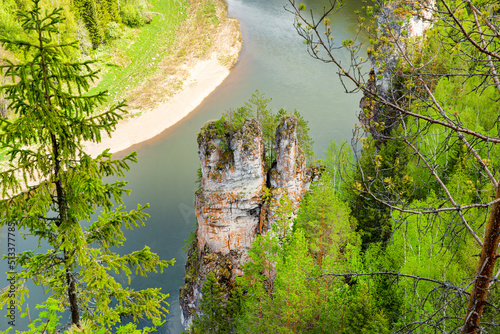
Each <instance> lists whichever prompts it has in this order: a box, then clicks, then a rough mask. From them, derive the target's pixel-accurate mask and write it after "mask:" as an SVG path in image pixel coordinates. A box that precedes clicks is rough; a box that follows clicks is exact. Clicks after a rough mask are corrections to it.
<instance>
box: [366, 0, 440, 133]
mask: <svg viewBox="0 0 500 334" xmlns="http://www.w3.org/2000/svg"><path fill="white" fill-rule="evenodd" d="M434 6H435V0H404V1H402V2H401V1H392V2H389V3H387V4H386V5H385V6H384V7H383V8H381V9H380V12H379V14H378V16H377V26H378V31H377V34H378V36H379V42H378V44H376V45H375V48H376V50H377V52H376V53H375V56H373V55H370V61H371V68H372V69H371V72H370V77H369V80H368V82H367V88H369V89H371V90H372V91H373V93H375V94H376V95H377V96H379V97H380V98H381V99H383V100H385V101H388V102H390V103H394V104H398V101H400V100H401V99H402V97H403V95H404V91H402V90H401V88H400V87H398V82H399V81H400V80H401V77H400V74H398V71H400V70H401V69H400V68H398V63H399V61H400V59H401V57H402V54H403V53H405V52H406V51H407V49H408V46H409V45H410V43H414V42H416V43H418V42H417V41H418V40H419V38H421V37H423V36H424V34H425V32H426V30H427V29H428V28H429V27H430V26H431V19H432V13H433V10H434ZM403 8H408V9H410V10H403ZM408 12H409V13H411V14H412V15H411V16H410V17H409V18H408V17H407V16H406V15H407V13H408ZM360 107H361V109H362V110H363V111H364V112H361V113H360V114H359V118H360V119H359V120H360V122H361V124H363V125H364V126H365V128H366V129H367V130H369V131H370V133H371V134H372V136H373V137H374V138H375V139H377V140H382V141H383V138H384V137H386V136H387V135H389V133H390V131H391V129H392V125H394V124H397V123H398V117H397V116H395V115H394V113H393V111H392V110H391V108H389V107H387V106H386V105H385V103H382V102H380V101H376V99H374V98H373V97H372V96H371V95H370V94H367V93H365V96H364V97H363V98H362V99H361V101H360ZM379 123H381V124H383V125H384V126H383V127H382V128H383V129H384V130H383V131H381V132H380V130H379V129H378V127H377V126H372V124H375V125H376V124H379Z"/></svg>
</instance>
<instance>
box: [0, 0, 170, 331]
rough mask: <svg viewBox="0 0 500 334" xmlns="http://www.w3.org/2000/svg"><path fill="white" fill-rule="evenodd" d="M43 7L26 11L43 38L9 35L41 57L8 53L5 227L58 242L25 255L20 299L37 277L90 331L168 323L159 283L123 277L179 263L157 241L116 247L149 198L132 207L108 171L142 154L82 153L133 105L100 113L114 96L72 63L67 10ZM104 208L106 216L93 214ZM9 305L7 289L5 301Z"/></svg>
mask: <svg viewBox="0 0 500 334" xmlns="http://www.w3.org/2000/svg"><path fill="white" fill-rule="evenodd" d="M41 11H42V10H41V7H40V2H39V1H38V0H34V1H33V7H32V8H31V9H30V10H29V11H28V12H26V13H24V12H19V13H18V15H19V17H21V22H22V27H23V29H24V30H25V31H27V35H30V34H32V33H34V35H35V36H38V39H36V40H34V41H32V40H20V41H12V40H7V39H0V42H2V43H3V44H7V45H14V46H17V47H19V48H22V49H24V50H26V51H27V54H31V55H32V56H31V57H30V58H29V59H28V60H27V61H26V62H22V63H20V64H13V63H12V62H10V61H8V60H6V62H7V65H2V66H0V70H1V73H2V74H3V75H5V76H9V77H11V78H12V82H13V83H12V84H8V85H5V86H2V87H1V90H2V92H4V93H5V96H6V99H7V100H9V101H10V108H11V109H12V111H13V112H14V114H15V116H16V117H15V118H13V119H2V120H1V133H0V143H1V145H2V147H4V148H5V149H6V155H7V157H8V158H9V164H8V166H7V168H5V169H4V170H3V171H2V172H1V173H0V180H1V183H0V184H1V191H2V198H3V200H2V201H0V214H1V217H2V220H1V224H2V225H7V224H8V225H9V226H11V225H15V226H17V228H18V229H25V230H27V231H28V233H29V234H31V235H34V236H35V237H37V238H38V239H39V244H41V243H42V242H43V243H46V244H47V245H48V250H47V251H46V252H41V251H39V250H29V251H25V252H22V253H19V254H17V255H16V258H15V261H16V263H17V264H18V265H19V267H20V268H21V270H20V271H19V273H18V280H17V282H16V286H17V288H18V289H19V290H18V291H17V292H18V293H17V295H16V299H17V303H18V304H22V303H23V301H24V294H26V293H27V292H26V290H25V288H23V289H21V287H24V286H25V283H26V282H28V281H32V282H33V283H34V284H35V285H40V286H42V287H43V288H44V289H45V291H47V292H48V293H49V298H50V299H49V301H48V302H47V304H46V305H47V306H48V307H49V311H50V312H52V311H54V312H55V313H58V312H59V311H61V310H64V311H66V310H70V312H71V318H72V320H71V322H72V324H73V325H75V326H77V327H81V326H83V324H84V322H85V321H86V322H87V325H88V327H89V328H92V329H96V330H97V329H99V330H101V329H109V328H112V327H113V326H115V325H116V324H117V323H119V322H120V321H121V320H122V317H130V318H131V319H132V320H133V321H137V320H139V319H142V318H148V319H151V320H152V321H153V323H154V324H156V325H158V324H159V323H160V322H161V319H162V317H163V315H164V312H166V308H165V306H166V305H168V304H166V302H165V298H166V297H167V295H165V294H162V293H161V292H160V291H159V289H155V288H148V289H145V290H141V291H134V290H132V289H130V288H129V287H123V286H122V285H121V284H120V283H119V282H118V281H117V280H116V279H115V278H114V276H113V275H115V274H123V275H124V277H126V278H127V279H128V282H129V284H130V280H131V277H132V275H142V276H144V275H146V274H147V273H148V272H151V271H153V272H157V271H160V272H162V271H163V269H164V268H166V267H168V266H169V265H173V264H174V260H171V261H164V260H160V259H159V258H158V256H157V255H156V254H155V253H153V252H151V250H150V249H149V247H147V246H145V247H144V248H143V249H142V250H138V251H135V252H133V253H131V254H125V255H118V254H116V253H114V252H113V251H112V249H113V248H115V247H119V246H121V245H122V244H123V242H124V241H125V237H124V235H123V232H122V227H125V228H127V229H130V228H132V227H134V226H140V225H143V224H144V221H145V219H146V218H147V216H148V215H147V213H146V212H145V209H146V208H147V207H148V205H144V206H142V205H138V206H137V209H136V210H131V211H128V212H127V211H125V208H124V207H123V205H122V199H121V197H122V196H123V195H124V194H128V193H129V191H128V190H126V189H125V188H124V187H125V186H126V184H127V182H125V181H121V180H118V181H115V182H114V183H105V182H104V181H103V178H105V177H107V176H118V177H123V176H124V174H125V172H126V171H127V170H128V169H129V165H128V164H129V163H130V162H136V157H135V153H132V154H130V155H128V156H126V157H125V158H123V159H113V158H112V156H111V154H110V153H109V152H108V151H104V152H103V153H102V154H100V155H98V156H97V157H95V158H93V157H91V156H89V155H88V154H86V153H85V152H84V151H82V145H83V142H84V141H91V142H99V141H100V140H101V131H105V132H107V133H108V134H109V133H111V132H112V131H113V129H114V127H115V125H116V123H117V121H118V120H120V119H121V118H122V117H123V114H124V113H125V111H124V110H123V107H124V104H123V103H120V104H118V105H116V106H113V107H112V108H111V109H109V110H105V111H100V112H96V111H97V110H98V109H99V107H100V106H101V104H102V103H103V102H104V100H105V98H106V95H107V93H106V92H99V93H96V94H88V93H86V92H87V90H88V89H89V86H90V83H91V81H92V80H93V79H95V78H96V72H93V71H92V70H91V67H90V65H91V63H90V62H84V63H75V62H70V61H68V60H67V57H66V54H67V53H68V52H66V50H67V49H71V48H75V47H76V46H77V42H73V43H70V44H62V45H61V44H58V43H57V42H56V41H55V40H54V33H56V32H57V31H58V30H57V27H58V25H59V24H60V23H62V22H63V18H62V10H61V9H55V10H54V11H52V12H51V13H48V14H47V15H46V16H42V14H41ZM19 176H20V177H19ZM30 181H36V182H35V183H36V185H31V182H30ZM115 203H116V205H115ZM97 210H100V216H99V217H98V218H97V219H93V218H92V217H94V213H95V212H96V211H97ZM80 222H81V223H85V225H88V227H87V228H83V227H82V225H81V223H80ZM7 302H9V298H8V293H6V292H4V293H2V296H1V304H2V305H5V303H7ZM54 305H57V307H62V309H56V308H55V306H54ZM45 315H47V316H51V317H52V315H51V313H43V314H42V317H43V316H45ZM51 321H52V320H51ZM54 321H56V319H55V318H54ZM55 326H58V325H57V324H55Z"/></svg>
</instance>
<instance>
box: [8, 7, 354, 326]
mask: <svg viewBox="0 0 500 334" xmlns="http://www.w3.org/2000/svg"><path fill="white" fill-rule="evenodd" d="M227 2H228V5H229V16H230V17H234V18H237V19H238V20H239V21H240V23H241V29H242V34H243V49H242V51H241V54H240V60H239V62H238V64H237V65H236V66H235V68H234V69H233V71H232V72H231V74H230V75H229V77H228V78H227V79H226V80H225V81H224V82H223V83H222V84H221V85H220V86H219V87H218V88H217V89H216V90H215V91H214V92H213V93H212V94H211V95H210V96H209V97H207V98H206V99H205V100H204V101H203V103H202V104H201V105H200V106H199V107H198V108H197V109H196V110H194V111H193V112H192V113H191V114H190V115H188V116H187V117H186V118H184V119H183V120H182V121H181V122H179V123H178V124H176V125H174V126H173V127H171V128H169V129H167V130H166V131H165V132H163V133H162V134H160V135H159V136H157V137H155V138H153V139H152V140H149V141H147V142H144V143H141V144H139V145H136V146H134V147H132V148H131V149H130V150H128V152H130V151H132V150H136V151H137V152H138V158H139V163H138V164H135V165H134V166H132V168H131V171H130V172H129V173H128V174H127V175H126V179H127V180H129V181H130V183H129V189H131V190H132V194H131V196H129V197H128V198H125V204H126V205H127V207H129V208H130V209H133V208H135V207H136V205H137V203H141V204H145V203H149V204H150V205H151V207H150V208H149V209H148V211H147V212H148V213H149V214H150V215H151V218H149V219H148V221H147V222H146V226H145V227H141V228H137V229H135V230H134V231H126V232H125V235H126V237H127V241H126V243H125V246H124V247H122V248H120V249H119V252H120V253H121V252H123V253H126V252H131V251H134V250H137V249H142V248H143V247H144V245H149V246H150V247H151V249H152V251H154V252H156V253H158V255H159V256H160V257H161V258H162V259H172V258H175V259H176V264H175V266H173V267H170V268H168V269H166V270H165V271H164V273H163V274H151V275H149V276H148V277H147V278H143V277H134V279H133V281H132V285H133V287H134V288H135V289H141V288H147V287H161V288H162V291H163V292H164V293H169V294H170V297H169V298H168V302H169V304H170V307H169V312H170V313H169V315H168V318H167V320H168V322H167V324H165V325H164V326H163V327H162V329H161V330H160V331H159V333H175V334H176V333H180V332H181V331H182V330H183V328H182V325H181V323H180V310H179V302H178V297H179V288H180V286H181V285H182V284H183V281H184V280H183V278H184V264H185V262H186V255H185V253H184V252H183V250H182V247H183V245H184V240H185V239H186V238H187V237H188V236H189V234H190V232H192V231H194V230H195V223H196V219H195V215H194V205H193V200H194V192H195V190H196V185H195V179H196V170H197V168H198V166H199V160H198V156H197V152H198V147H197V143H196V135H197V133H198V132H199V129H200V128H201V127H202V126H203V124H205V123H206V122H207V121H209V120H213V119H217V118H219V117H220V116H221V114H222V113H223V112H224V111H226V110H228V109H230V108H236V107H238V106H241V105H243V104H244V102H245V101H247V100H248V99H249V98H250V96H251V94H252V93H253V92H254V91H255V90H256V89H258V90H259V91H260V92H261V93H264V94H265V95H266V97H268V98H272V102H271V103H270V106H271V107H272V108H273V110H275V111H277V110H279V109H280V108H282V107H283V108H285V109H287V110H289V111H293V110H294V109H297V110H298V111H300V112H301V113H302V115H303V116H304V118H305V119H306V120H308V121H309V126H310V129H311V131H310V135H311V137H312V138H313V140H314V141H315V145H314V149H315V152H316V155H317V156H321V154H322V152H323V151H324V150H325V149H326V147H327V146H328V142H329V140H330V139H334V140H337V141H340V140H341V139H344V140H349V139H350V137H351V134H352V128H353V125H354V123H355V122H356V121H357V119H356V111H357V110H358V105H359V99H360V96H359V95H352V94H346V93H344V88H343V87H342V86H341V84H340V82H339V80H338V75H337V73H336V69H335V67H334V66H333V65H331V64H324V63H322V62H319V61H317V60H313V59H312V58H310V57H309V55H308V54H307V52H306V46H305V44H304V42H303V41H302V39H301V38H300V37H299V36H298V35H297V33H296V31H295V29H294V27H293V20H294V18H293V15H292V14H290V13H288V12H286V11H285V10H284V9H283V6H285V5H287V4H288V2H287V1H285V0H254V1H251V0H227ZM302 2H303V3H304V4H305V5H306V6H307V9H313V11H314V12H315V13H319V12H322V10H323V7H325V6H327V5H328V1H324V0H316V1H313V0H302ZM288 6H289V5H288ZM360 7H361V0H349V1H346V4H345V8H344V9H343V11H342V12H341V13H340V14H339V15H337V16H336V17H335V18H334V19H332V30H333V31H334V33H335V36H336V39H337V40H338V41H341V40H343V39H345V38H347V37H352V35H353V34H355V33H356V24H357V21H356V16H355V14H354V10H356V9H360ZM345 61H346V62H347V61H348V59H345ZM119 155H123V154H122V153H121V154H119ZM6 239H7V238H6V232H4V233H3V234H2V239H1V245H0V246H1V247H2V251H3V252H4V253H5V251H6V241H7V240H6ZM18 243H19V244H20V245H19V246H18V251H22V250H24V249H27V248H29V247H30V246H32V245H34V244H33V243H31V242H29V240H26V241H23V240H20V241H18ZM0 262H1V263H0V269H1V270H2V272H5V270H4V269H5V268H6V260H4V261H0ZM4 277H5V274H2V276H0V279H1V281H2V284H0V286H6V285H7V283H6V282H5V279H4ZM40 295H41V292H40V291H38V292H36V291H35V292H34V293H32V297H34V299H37V296H38V298H40ZM35 303H36V300H31V301H30V305H31V307H32V308H33V306H34V304H35ZM2 313H3V312H2ZM18 318H19V317H18ZM21 320H22V321H21ZM65 320H66V319H63V321H65ZM25 326H26V321H25V320H23V319H18V321H17V324H16V327H15V329H19V330H21V329H26V328H25ZM7 327H8V324H7V320H5V319H3V318H2V319H0V329H6V328H7Z"/></svg>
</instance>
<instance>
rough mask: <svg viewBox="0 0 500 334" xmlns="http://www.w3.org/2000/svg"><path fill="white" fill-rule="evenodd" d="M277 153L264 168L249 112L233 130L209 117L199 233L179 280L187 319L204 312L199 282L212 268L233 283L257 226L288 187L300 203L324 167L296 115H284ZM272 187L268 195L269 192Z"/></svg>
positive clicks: (267, 221) (202, 152) (264, 224)
mask: <svg viewBox="0 0 500 334" xmlns="http://www.w3.org/2000/svg"><path fill="white" fill-rule="evenodd" d="M275 140H276V141H275V145H276V152H277V158H276V161H275V163H274V164H273V167H272V168H271V170H269V171H266V168H265V160H264V156H265V154H264V153H265V152H264V145H263V139H262V130H261V127H260V124H259V122H258V121H257V120H254V119H253V120H246V121H245V122H244V124H243V126H242V127H241V129H237V130H234V129H232V128H231V126H230V125H228V124H227V123H225V122H224V121H215V122H209V123H207V124H206V125H205V126H204V127H203V128H202V129H201V132H200V133H199V135H198V145H199V158H200V162H201V180H200V189H198V191H197V192H196V194H195V210H196V217H197V219H198V229H197V231H196V240H195V241H194V242H193V245H192V248H191V249H190V251H189V253H188V261H187V264H186V277H185V284H184V285H183V286H182V288H181V293H180V304H181V311H182V312H181V314H182V315H181V317H182V323H183V325H184V326H186V327H188V326H189V325H190V323H191V321H192V319H193V318H194V316H195V314H196V313H197V312H199V301H200V299H201V287H202V285H203V283H204V281H205V278H206V277H207V275H208V274H209V273H210V272H214V273H215V275H216V277H217V278H218V280H219V283H220V284H221V286H223V287H224V288H225V289H226V291H229V290H230V289H231V287H232V284H233V283H234V281H235V277H236V276H238V275H242V273H243V272H242V269H241V265H242V264H243V263H244V262H246V261H247V260H248V250H249V249H250V247H251V246H252V241H253V239H254V238H255V236H256V235H257V234H259V233H265V232H266V231H267V230H268V229H269V228H270V225H271V223H272V222H273V221H275V220H276V216H275V213H276V210H277V208H278V207H279V203H280V198H282V197H283V195H285V194H286V195H287V197H288V198H289V199H290V202H291V205H292V208H293V209H294V211H296V210H297V209H298V207H299V203H300V199H301V197H302V196H303V194H304V192H305V191H307V189H308V188H309V185H310V184H311V182H312V181H313V180H314V179H315V178H317V177H319V174H320V173H321V171H320V169H319V168H306V161H305V157H304V153H303V152H302V150H301V149H300V147H299V144H298V141H297V118H296V117H295V116H293V115H290V116H285V117H283V119H282V120H281V123H280V125H279V127H278V128H277V130H276V138H275ZM264 192H267V193H268V194H270V198H266V201H264V200H263V194H264Z"/></svg>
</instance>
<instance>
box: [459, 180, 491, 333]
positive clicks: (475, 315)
mask: <svg viewBox="0 0 500 334" xmlns="http://www.w3.org/2000/svg"><path fill="white" fill-rule="evenodd" d="M499 198H500V187H498V188H497V193H496V195H495V199H496V200H498V199H499ZM499 241H500V204H499V203H498V202H496V203H495V204H493V206H492V207H491V211H490V218H489V220H488V224H487V226H486V235H485V237H484V242H483V248H482V249H481V257H480V259H479V263H478V266H477V270H476V276H475V279H476V281H475V283H474V286H473V288H472V292H471V294H470V297H469V306H468V307H467V314H466V316H465V319H464V326H463V329H462V332H463V333H467V334H475V333H477V332H478V330H479V323H480V321H481V316H482V314H483V310H484V305H485V303H486V297H487V295H488V289H489V286H490V282H491V278H492V276H493V270H494V268H495V262H496V260H497V258H498V253H497V252H498V243H499Z"/></svg>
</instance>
